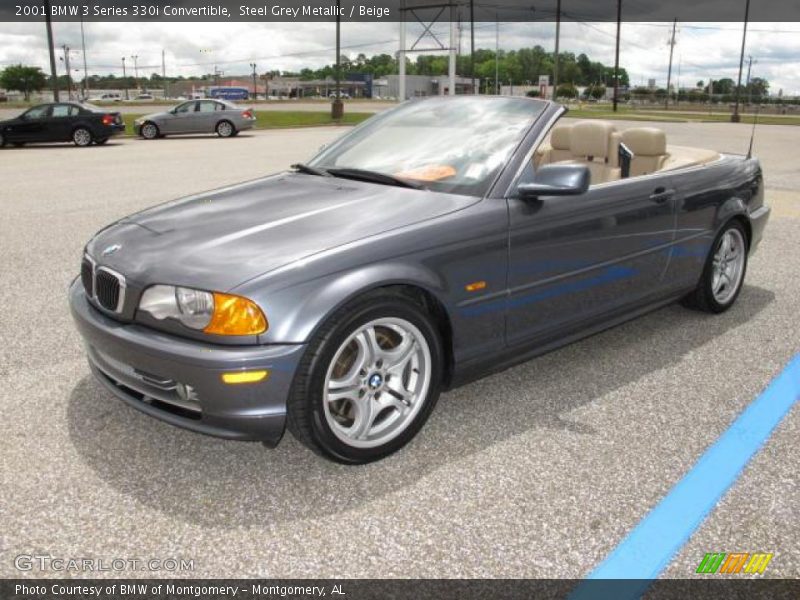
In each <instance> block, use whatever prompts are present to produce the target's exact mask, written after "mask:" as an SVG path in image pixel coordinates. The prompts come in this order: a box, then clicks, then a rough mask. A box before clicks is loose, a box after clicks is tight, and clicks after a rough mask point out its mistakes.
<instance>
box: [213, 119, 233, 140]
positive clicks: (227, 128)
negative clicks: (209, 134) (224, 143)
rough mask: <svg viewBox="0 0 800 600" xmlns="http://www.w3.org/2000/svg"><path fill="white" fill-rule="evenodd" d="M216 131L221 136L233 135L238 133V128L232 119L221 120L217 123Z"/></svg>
mask: <svg viewBox="0 0 800 600" xmlns="http://www.w3.org/2000/svg"><path fill="white" fill-rule="evenodd" d="M216 132H217V135H218V136H219V137H223V138H226V137H232V136H233V135H234V134H235V133H236V128H235V127H234V126H233V123H231V122H230V121H220V122H219V123H217V128H216Z"/></svg>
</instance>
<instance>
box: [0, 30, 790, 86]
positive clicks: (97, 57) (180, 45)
mask: <svg viewBox="0 0 800 600" xmlns="http://www.w3.org/2000/svg"><path fill="white" fill-rule="evenodd" d="M615 27H616V25H615V24H613V23H572V22H569V23H563V24H562V29H561V49H562V50H563V51H571V52H574V53H575V54H580V53H581V52H585V53H586V54H587V55H588V56H589V57H590V58H591V59H592V60H599V61H601V62H604V63H606V64H609V65H613V63H614V35H615ZM53 28H54V35H55V42H56V45H57V46H61V45H62V44H68V45H69V46H71V47H72V48H73V49H74V52H73V53H72V62H73V66H78V67H81V68H82V66H83V63H82V60H83V59H82V55H81V53H80V47H81V37H80V26H79V24H77V23H54V24H53ZM671 28H672V24H671V23H623V25H622V44H621V51H620V52H621V55H620V63H621V65H622V66H624V67H626V68H627V69H628V72H629V74H630V76H631V83H632V84H633V85H639V84H646V83H647V80H648V79H649V78H655V79H656V80H657V84H658V85H659V86H662V87H663V86H664V85H665V84H666V78H667V65H668V62H669V46H668V44H667V42H668V40H669V35H670V30H671ZM499 29H500V47H501V48H503V49H507V50H510V49H514V48H520V47H524V46H533V45H535V44H540V45H541V46H543V47H545V48H546V49H548V50H552V49H553V45H554V40H555V25H554V24H553V23H500V24H499ZM334 31H335V27H334V26H333V25H332V24H327V23H156V24H147V23H97V22H89V23H86V24H85V34H86V53H87V61H88V64H89V73H90V74H94V73H98V74H106V73H112V72H113V73H116V74H121V60H120V59H121V57H122V56H125V57H128V58H127V62H128V65H129V66H131V67H132V64H133V61H132V59H131V58H130V57H131V56H132V55H138V57H139V58H138V63H139V66H140V69H141V72H142V73H146V74H149V73H151V72H160V71H161V51H162V49H164V50H165V51H166V64H167V74H169V75H184V76H189V75H200V74H204V73H210V72H212V71H213V68H214V64H217V65H219V68H220V69H221V70H222V71H224V72H225V75H226V76H227V75H237V74H242V75H244V74H247V73H249V72H250V68H249V66H248V64H249V63H251V62H255V63H257V65H258V71H259V72H264V71H268V70H272V69H281V70H299V69H300V68H302V67H306V66H308V67H318V66H321V65H323V64H326V63H330V62H332V61H333V53H334V52H333V47H334V44H335V37H334ZM418 31H421V29H420V28H419V27H418V26H417V27H416V28H415V27H414V26H412V25H409V33H408V37H409V44H410V43H412V42H413V41H414V39H415V38H416V35H415V33H418ZM434 31H435V32H436V33H437V34H440V35H441V38H442V39H443V41H445V42H446V41H447V34H448V31H449V26H448V24H446V23H442V24H439V25H437V26H436V27H435V28H434ZM741 34H742V27H741V24H737V23H679V24H678V35H677V45H676V46H675V56H674V67H673V77H676V78H677V77H678V75H679V76H680V84H681V85H682V86H690V85H694V84H695V82H697V81H698V80H700V79H702V80H708V78H709V77H713V78H714V79H720V78H722V77H730V78H732V79H733V80H734V81H735V80H736V76H737V70H738V65H739V52H740V49H741V41H742V35H741ZM475 38H476V47H479V48H480V47H484V48H493V47H494V45H495V24H494V23H479V24H476V29H475ZM398 40H399V25H398V24H397V23H344V24H342V46H343V52H344V53H346V54H348V55H351V56H353V57H355V56H356V55H357V54H358V53H360V52H363V53H365V54H367V55H370V54H373V53H379V52H386V53H393V52H395V51H396V50H397V49H398V46H399V42H398ZM425 45H428V46H429V45H430V44H425ZM462 49H463V51H464V52H468V51H469V30H468V25H467V24H465V25H464V34H463V38H462ZM59 53H60V51H59ZM746 54H751V55H752V56H753V59H754V64H753V70H752V76H753V77H764V78H766V79H768V80H769V81H770V84H771V88H770V90H771V93H773V94H777V93H778V90H780V89H783V93H784V94H786V95H800V23H751V24H750V29H749V31H748V36H747V49H746ZM746 60H747V58H745V61H746ZM18 62H22V63H26V64H34V65H39V66H41V67H42V68H44V69H45V70H48V69H47V68H46V67H47V63H48V58H47V44H46V37H45V28H44V24H41V23H3V24H2V28H0V67H3V66H6V65H8V64H12V63H18ZM746 67H747V64H746V63H745V69H746ZM60 68H63V67H60ZM129 74H132V72H131V71H129ZM744 77H745V75H743V78H744Z"/></svg>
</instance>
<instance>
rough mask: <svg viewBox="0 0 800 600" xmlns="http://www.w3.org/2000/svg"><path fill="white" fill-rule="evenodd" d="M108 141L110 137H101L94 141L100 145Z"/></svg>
mask: <svg viewBox="0 0 800 600" xmlns="http://www.w3.org/2000/svg"><path fill="white" fill-rule="evenodd" d="M107 141H108V138H101V139H99V140H95V141H94V143H95V144H97V145H98V146H102V145H103V144H105V143H106V142H107Z"/></svg>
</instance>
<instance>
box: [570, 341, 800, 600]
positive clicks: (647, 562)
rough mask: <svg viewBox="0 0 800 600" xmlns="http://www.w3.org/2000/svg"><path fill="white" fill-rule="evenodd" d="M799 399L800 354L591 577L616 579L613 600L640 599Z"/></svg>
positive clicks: (589, 586) (583, 588) (588, 592)
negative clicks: (614, 598) (622, 599)
mask: <svg viewBox="0 0 800 600" xmlns="http://www.w3.org/2000/svg"><path fill="white" fill-rule="evenodd" d="M798 399H800V354H797V355H796V356H795V357H794V358H793V359H792V360H791V361H790V362H789V364H788V365H787V366H786V368H785V369H784V370H783V371H782V372H781V373H780V374H779V375H778V376H777V377H776V378H775V379H773V380H772V382H771V383H770V384H769V386H768V387H767V389H765V390H764V391H763V392H762V393H761V395H759V396H758V397H757V398H756V399H755V400H754V401H753V402H752V403H751V404H750V405H749V406H748V407H747V408H746V409H745V410H744V411H743V412H742V414H741V415H739V417H737V419H736V420H735V421H734V422H733V424H732V425H731V426H730V427H729V428H728V429H727V430H726V431H725V432H724V433H723V434H722V435H721V436H720V437H719V439H718V440H717V441H716V442H715V443H714V444H713V445H712V446H711V447H710V448H709V449H708V450H706V452H705V453H704V454H703V455H702V456H701V457H700V459H699V460H698V461H697V462H696V463H695V465H694V467H692V469H691V470H690V471H689V472H688V473H687V474H686V475H685V476H684V477H683V479H681V480H680V481H679V482H678V483H676V484H675V486H674V487H673V488H672V489H671V490H670V491H669V493H668V494H667V495H666V496H665V497H664V499H663V500H661V502H659V503H658V505H656V507H655V508H653V510H651V511H650V513H649V514H647V516H645V517H644V519H642V520H641V521H640V522H639V524H638V525H637V526H636V527H635V528H634V529H633V530H632V531H631V532H630V533H629V534H628V536H627V537H626V538H625V539H623V540H622V541H621V542H620V543H619V545H618V546H617V547H616V548H615V549H614V550H613V551H612V552H611V553H610V554H609V555H608V557H606V559H605V560H604V561H603V562H602V563H600V564H599V565H598V566H597V567H596V568H595V569H594V571H592V572H591V573H590V574H589V575H588V577H587V579H589V580H617V581H616V582H615V583H614V585H613V590H614V596H615V597H617V598H638V597H639V596H640V595H641V594H642V593H643V592H644V591H645V590H646V589H647V587H648V586H649V584H650V582H652V580H654V579H655V578H657V577H658V575H659V573H661V571H663V570H664V568H665V567H666V566H667V565H668V564H669V561H670V560H672V558H673V557H674V556H675V555H676V554H677V552H678V551H679V550H680V549H681V547H682V546H683V545H684V544H685V543H686V541H687V540H688V539H689V537H690V536H691V535H692V533H694V531H695V530H696V529H697V528H698V527H699V526H700V524H701V523H702V522H703V521H704V520H705V518H706V517H707V516H708V514H709V512H710V511H711V510H712V509H713V508H714V506H715V505H716V504H717V502H718V501H719V500H720V498H722V496H723V495H724V494H725V492H726V491H727V490H728V489H729V488H730V487H731V485H733V483H734V482H735V481H736V480H737V479H738V478H739V476H740V475H741V473H742V470H743V469H744V467H745V465H747V463H748V462H749V461H750V459H751V458H752V457H753V456H754V455H755V454H756V453H757V452H758V451H759V449H760V448H761V447H762V446H763V444H764V442H766V440H767V439H768V438H769V436H770V434H771V433H772V431H773V430H774V429H775V427H776V426H777V425H778V424H779V423H780V422H781V420H783V418H784V417H785V416H786V414H787V413H788V412H789V411H790V410H791V408H792V406H794V404H795V403H796V402H797V401H798ZM701 406H704V405H702V404H701ZM619 580H630V581H629V583H628V584H627V585H621V584H624V582H622V581H619ZM598 583H599V582H594V583H592V582H591V581H587V582H584V583H583V584H581V585H579V586H578V587H577V588H576V589H575V591H574V593H573V594H572V596H571V597H572V598H575V599H577V598H584V597H586V598H588V597H597V596H598V595H597V592H598V591H599V590H600V589H601V587H598V585H597V584H598ZM609 583H610V582H609ZM609 589H612V588H609Z"/></svg>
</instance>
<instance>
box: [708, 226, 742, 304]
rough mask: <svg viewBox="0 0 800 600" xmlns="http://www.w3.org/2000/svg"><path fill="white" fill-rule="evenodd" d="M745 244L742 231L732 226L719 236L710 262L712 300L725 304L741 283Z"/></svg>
mask: <svg viewBox="0 0 800 600" xmlns="http://www.w3.org/2000/svg"><path fill="white" fill-rule="evenodd" d="M745 254H746V246H745V242H744V238H743V237H742V233H741V232H740V231H739V229H737V228H735V227H732V228H730V229H728V230H727V231H726V232H725V233H724V234H723V235H722V237H721V238H720V240H719V244H718V245H717V251H716V252H715V253H714V258H713V263H712V269H713V271H712V274H713V275H712V281H711V292H712V293H713V294H714V300H716V301H717V302H718V303H720V304H727V303H728V302H729V301H730V299H731V298H733V297H734V296H735V295H736V292H737V291H738V289H739V286H740V285H741V283H742V275H743V274H744V260H745Z"/></svg>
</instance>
